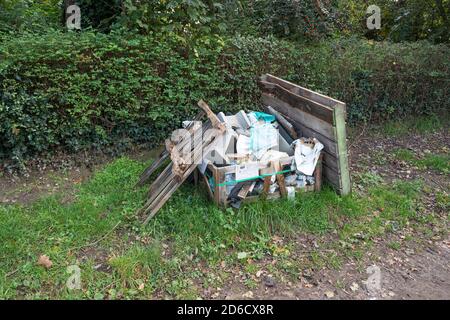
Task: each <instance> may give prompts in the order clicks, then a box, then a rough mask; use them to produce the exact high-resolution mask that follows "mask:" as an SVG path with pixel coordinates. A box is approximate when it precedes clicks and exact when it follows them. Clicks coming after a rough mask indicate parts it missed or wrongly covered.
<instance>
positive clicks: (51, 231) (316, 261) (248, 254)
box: [0, 158, 448, 299]
mask: <svg viewBox="0 0 450 320" xmlns="http://www.w3.org/2000/svg"><path fill="white" fill-rule="evenodd" d="M144 167H145V165H144V164H143V163H140V162H136V161H132V160H130V159H127V158H122V159H119V160H117V161H115V162H113V163H112V164H110V165H108V166H107V167H106V168H105V169H103V170H101V171H100V172H98V173H97V174H96V175H95V176H94V177H93V178H92V179H91V180H90V181H89V182H88V183H86V184H83V185H81V186H79V188H78V190H77V191H76V192H75V194H76V196H75V198H74V200H73V202H72V203H69V204H63V202H62V199H63V196H64V195H56V196H52V197H47V198H44V199H41V200H39V201H38V202H36V203H34V204H32V205H29V206H22V205H14V206H0V298H30V299H38V298H40V299H42V298H44V299H45V298H69V299H81V298H90V299H119V298H120V299H123V298H150V297H153V296H155V295H157V296H160V297H172V298H192V299H193V298H197V297H198V296H199V293H198V292H199V290H200V289H199V288H198V287H197V286H198V284H196V283H197V282H198V280H199V279H201V280H202V282H203V285H204V286H213V287H217V286H220V285H222V283H223V281H225V280H226V277H227V276H226V275H225V274H223V273H222V272H221V268H220V265H221V264H223V263H225V264H226V265H235V266H243V267H244V268H245V269H246V270H247V272H248V273H254V272H255V270H256V269H255V267H252V266H251V265H252V264H253V263H255V262H258V261H264V259H266V258H270V259H275V260H277V261H279V266H278V265H276V266H273V268H274V269H275V271H277V272H285V273H288V274H291V275H292V276H293V277H295V276H296V275H298V274H299V272H300V271H299V270H300V269H299V268H304V267H305V268H306V267H314V268H321V267H330V268H340V266H341V265H342V256H341V254H342V253H343V254H345V255H348V256H352V257H355V258H358V257H360V256H361V255H360V253H361V252H363V251H364V250H365V249H364V248H365V246H368V245H370V240H371V238H372V237H375V236H379V235H382V234H383V233H385V232H395V231H396V230H398V229H399V228H402V227H403V226H404V225H406V224H407V223H408V221H410V220H412V219H415V218H416V217H417V215H418V211H419V209H420V208H419V207H418V202H420V201H419V199H420V195H421V188H422V184H421V182H417V181H415V182H397V183H394V184H393V185H389V186H386V185H383V184H382V181H381V180H380V179H379V178H378V177H374V176H372V175H370V174H368V175H366V176H363V178H365V179H369V180H370V183H369V184H368V187H367V190H366V191H365V192H367V193H366V194H361V195H359V194H357V193H354V194H353V195H350V196H346V197H339V196H337V195H336V194H335V192H334V191H333V190H332V189H331V188H329V187H327V186H325V188H324V190H323V191H322V192H320V193H308V194H301V195H298V196H297V197H296V199H295V201H293V202H291V201H283V200H279V201H267V202H264V201H263V202H258V203H253V204H247V205H244V206H243V207H242V208H241V210H240V211H238V212H235V211H233V210H231V209H229V210H226V211H223V210H220V209H218V208H216V207H214V205H212V204H211V203H210V202H209V201H208V200H207V197H206V194H205V192H204V191H203V190H201V189H195V188H192V186H189V185H186V184H185V185H184V186H183V187H182V188H181V189H180V190H179V191H178V192H177V193H176V195H175V196H174V197H172V199H171V200H170V201H169V202H168V203H167V204H166V205H165V206H164V207H163V209H162V210H161V211H160V212H159V213H158V215H157V216H156V217H155V218H154V219H152V220H151V221H150V223H149V224H148V225H147V226H145V227H144V226H143V225H142V224H141V221H139V220H138V219H137V217H136V216H135V212H136V210H137V209H138V208H139V207H140V206H141V205H142V203H143V200H144V196H145V188H142V189H139V190H135V189H134V188H133V185H134V183H135V181H136V179H137V177H138V176H139V173H140V172H141V171H142V170H143V168H144ZM442 201H443V202H444V200H442ZM446 205H448V199H447V204H446ZM301 233H309V234H314V235H316V236H317V237H319V239H322V237H323V239H326V237H327V235H330V234H332V233H337V235H338V238H339V240H338V242H336V243H334V242H330V243H329V247H330V248H332V249H333V250H334V251H327V252H321V251H320V250H318V251H317V252H313V253H311V255H310V256H309V260H308V261H306V262H305V265H302V264H299V262H298V261H297V260H296V258H295V256H292V252H293V251H295V246H296V241H295V240H294V239H295V237H296V236H297V235H299V234H301ZM274 236H278V237H282V238H283V239H285V241H287V242H285V243H284V244H280V243H277V242H276V241H274ZM289 239H293V240H292V242H289V241H290V240H289ZM360 245H361V246H363V247H361V248H359V246H360ZM239 253H241V254H240V255H239ZM42 254H46V255H48V256H49V257H50V259H51V260H52V262H53V266H52V267H51V268H50V269H49V270H45V269H44V268H43V267H41V266H38V265H37V263H36V262H37V258H38V257H39V256H40V255H42ZM239 256H244V257H245V258H243V259H239ZM70 265H79V266H80V268H81V271H82V289H81V290H69V289H67V288H66V285H65V284H66V281H67V279H68V276H69V275H68V274H67V271H66V270H67V267H68V266H70ZM247 286H248V287H249V288H253V287H254V286H255V284H254V283H253V282H252V281H248V283H247Z"/></svg>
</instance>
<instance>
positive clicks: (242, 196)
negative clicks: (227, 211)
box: [238, 181, 256, 200]
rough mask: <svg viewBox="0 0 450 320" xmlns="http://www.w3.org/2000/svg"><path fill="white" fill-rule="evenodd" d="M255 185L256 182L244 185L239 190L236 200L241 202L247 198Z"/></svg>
mask: <svg viewBox="0 0 450 320" xmlns="http://www.w3.org/2000/svg"><path fill="white" fill-rule="evenodd" d="M255 184H256V181H253V182H252V183H249V184H247V185H245V186H244V187H243V188H242V189H241V191H240V192H239V193H238V198H239V199H241V200H243V199H245V198H247V195H248V193H249V192H250V190H253V188H254V187H255Z"/></svg>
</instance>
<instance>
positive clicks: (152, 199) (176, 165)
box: [137, 101, 225, 224]
mask: <svg viewBox="0 0 450 320" xmlns="http://www.w3.org/2000/svg"><path fill="white" fill-rule="evenodd" d="M199 107H200V108H201V109H202V111H201V112H200V113H199V114H198V115H197V116H196V117H195V119H194V120H193V121H192V122H190V124H189V126H188V127H187V128H186V130H183V131H182V132H183V133H182V134H180V135H173V136H172V138H171V139H168V140H166V149H165V150H164V151H163V152H162V153H161V155H160V156H159V158H158V159H157V160H156V161H155V162H154V163H153V164H152V165H151V166H150V167H148V168H147V169H146V170H145V171H144V172H143V173H142V175H141V177H140V179H139V182H138V183H137V186H142V185H144V184H145V182H147V181H148V180H149V178H150V177H151V175H152V174H153V173H154V172H155V171H156V170H157V169H158V168H159V167H161V166H162V165H163V164H164V163H165V162H166V160H169V158H170V161H169V164H168V165H167V166H166V167H165V169H164V170H163V171H162V173H161V174H160V175H159V176H158V177H157V178H156V180H155V181H154V182H153V183H152V184H151V186H150V190H149V192H148V199H147V201H146V203H145V204H144V206H143V207H142V208H141V209H140V210H139V212H138V215H139V216H143V217H144V219H145V221H144V224H146V223H148V222H149V221H150V219H151V218H153V217H154V216H155V215H156V213H157V212H158V211H159V209H161V207H162V206H163V205H164V204H165V203H166V202H167V201H168V200H169V198H170V197H171V196H172V195H173V194H174V193H175V191H176V190H177V189H178V188H179V187H180V186H181V185H182V184H183V182H184V181H186V179H187V178H188V177H189V176H190V175H191V174H192V173H193V172H194V170H195V169H196V168H197V165H198V164H199V163H201V161H202V155H203V153H204V152H207V151H208V150H211V149H214V147H215V144H216V143H217V141H218V140H220V139H219V137H221V136H222V135H223V133H224V132H225V126H224V125H223V123H221V122H220V121H219V119H218V118H217V116H216V115H215V114H214V113H213V112H212V111H211V109H210V108H209V106H208V105H207V104H206V103H205V102H204V101H200V102H199ZM204 115H206V116H207V117H208V120H207V121H205V122H204V123H203V124H201V122H199V120H200V119H201V118H202V117H203V116H204Z"/></svg>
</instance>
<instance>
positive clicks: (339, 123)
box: [334, 103, 352, 195]
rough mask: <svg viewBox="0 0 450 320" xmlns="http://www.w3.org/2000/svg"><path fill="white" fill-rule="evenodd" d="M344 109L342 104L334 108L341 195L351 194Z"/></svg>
mask: <svg viewBox="0 0 450 320" xmlns="http://www.w3.org/2000/svg"><path fill="white" fill-rule="evenodd" d="M345 109H346V107H345V104H344V103H340V104H337V105H336V107H335V108H334V114H335V118H336V138H337V147H338V161H339V171H340V172H339V173H340V175H339V176H340V184H341V195H347V194H349V193H350V192H351V189H352V188H351V181H350V170H349V166H348V150H347V130H346V127H345V120H346V110H345Z"/></svg>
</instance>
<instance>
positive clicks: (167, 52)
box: [0, 31, 450, 163]
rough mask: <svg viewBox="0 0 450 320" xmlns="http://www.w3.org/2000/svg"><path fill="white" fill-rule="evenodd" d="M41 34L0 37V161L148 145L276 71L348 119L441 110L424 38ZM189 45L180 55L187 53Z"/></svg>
mask: <svg viewBox="0 0 450 320" xmlns="http://www.w3.org/2000/svg"><path fill="white" fill-rule="evenodd" d="M185 49H186V48H185V44H184V41H183V40H180V39H179V38H178V37H167V36H165V37H164V38H161V37H158V36H152V37H149V36H137V35H136V34H128V33H119V32H115V31H114V32H112V33H110V34H108V35H105V34H99V33H93V32H82V33H61V32H57V31H51V32H48V33H46V34H44V35H41V36H39V37H36V36H33V35H24V36H22V37H14V38H12V37H11V38H10V39H8V40H6V41H4V42H3V43H1V44H0V137H1V139H0V158H1V159H3V160H6V159H10V160H15V162H19V163H20V162H21V161H22V160H24V159H26V158H27V157H29V156H32V155H35V154H41V153H44V152H49V151H51V150H53V149H54V148H60V149H64V150H68V151H78V150H82V149H84V148H90V147H94V148H104V147H105V146H111V147H113V148H112V149H111V150H115V149H117V148H122V147H124V146H127V145H130V144H132V143H158V142H160V141H161V140H162V139H163V138H164V137H165V136H166V134H167V132H169V131H170V130H172V129H174V128H175V127H178V126H179V125H180V122H181V121H182V120H184V119H186V118H189V117H190V116H193V115H194V114H196V113H197V111H198V109H197V107H196V102H197V101H198V100H199V99H200V98H203V99H205V100H207V101H209V102H210V104H211V105H212V106H213V108H214V109H215V110H225V111H230V112H231V111H236V110H239V109H241V108H243V109H247V110H248V109H253V108H258V106H259V94H260V93H259V90H258V87H257V83H256V80H257V77H258V76H259V75H261V74H263V73H266V72H270V73H272V74H275V75H278V76H281V77H284V78H286V79H288V80H291V81H293V82H295V83H299V84H301V85H304V86H306V87H309V88H311V89H314V90H317V91H321V92H323V93H325V94H328V95H330V96H333V97H336V98H339V99H341V100H343V101H345V102H347V104H348V115H349V119H350V120H351V121H352V122H357V121H361V120H368V119H373V120H376V119H386V118H389V117H398V116H402V115H406V114H410V113H416V114H422V113H431V112H434V111H438V110H446V109H448V107H449V105H448V88H449V87H450V86H449V61H448V59H447V57H448V56H449V48H448V47H447V46H444V45H438V46H433V45H430V44H428V43H426V42H422V43H415V44H401V45H400V44H395V45H392V44H388V43H384V44H383V43H371V42H367V41H363V40H356V39H349V40H333V41H329V40H328V41H322V42H319V43H317V44H315V45H309V46H304V45H296V44H293V43H291V42H287V41H281V40H276V39H275V38H273V37H267V38H256V37H234V38H231V39H227V40H220V39H218V38H212V39H206V40H205V41H204V42H203V43H202V45H201V46H197V47H196V49H195V50H194V51H186V50H185ZM188 52H189V53H188Z"/></svg>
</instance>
